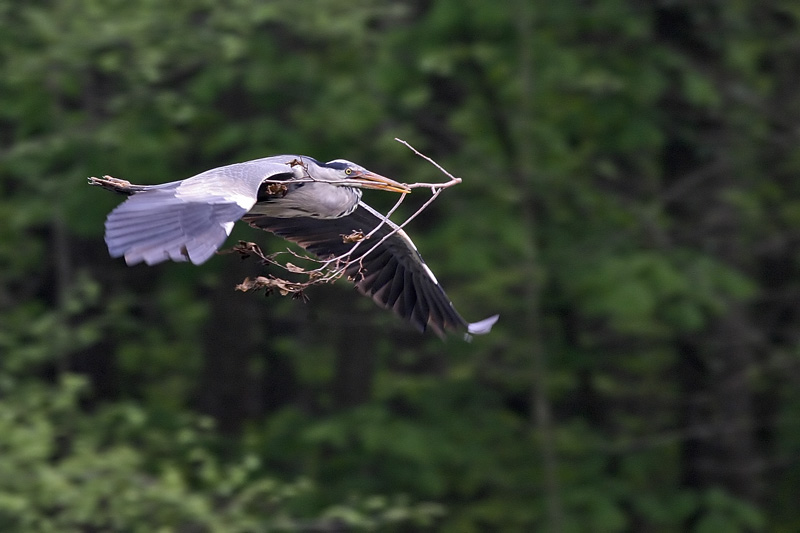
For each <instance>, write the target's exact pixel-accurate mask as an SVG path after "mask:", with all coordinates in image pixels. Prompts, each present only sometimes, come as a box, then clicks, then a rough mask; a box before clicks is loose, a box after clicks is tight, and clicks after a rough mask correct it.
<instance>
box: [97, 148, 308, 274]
mask: <svg viewBox="0 0 800 533" xmlns="http://www.w3.org/2000/svg"><path fill="white" fill-rule="evenodd" d="M296 157H298V156H292V155H284V156H273V157H267V158H264V159H256V160H254V161H247V162H245V163H237V164H234V165H228V166H224V167H219V168H215V169H212V170H207V171H205V172H203V173H201V174H197V175H196V176H192V177H191V178H188V179H185V180H182V181H175V182H171V183H165V184H162V185H153V186H151V187H147V186H145V187H144V190H142V191H141V192H137V193H135V194H132V195H131V196H130V197H129V198H128V199H127V200H126V201H125V202H123V203H122V204H121V205H119V206H118V207H117V208H116V209H114V210H113V211H112V212H111V213H110V214H109V215H108V218H107V219H106V236H105V240H106V244H107V245H108V250H109V253H110V254H111V255H112V256H113V257H121V256H125V261H126V262H127V263H128V264H129V265H133V264H136V263H139V262H142V261H144V262H145V263H147V264H148V265H152V264H155V263H160V262H162V261H166V260H172V261H187V260H189V261H191V262H192V263H194V264H200V263H204V262H205V261H207V260H208V259H209V258H210V257H211V256H212V255H214V252H215V251H216V250H217V249H218V248H219V247H220V246H221V245H222V243H223V242H224V241H225V239H226V238H227V237H228V235H230V232H231V229H232V228H233V223H234V222H236V221H237V220H239V219H240V218H242V216H243V215H244V214H245V213H246V212H247V211H248V210H249V209H250V208H251V207H253V205H254V204H255V203H256V199H257V196H258V188H259V186H260V185H261V183H262V182H263V181H264V179H266V178H268V177H271V176H275V175H279V174H287V173H291V166H290V162H291V161H292V160H293V159H294V158H296Z"/></svg>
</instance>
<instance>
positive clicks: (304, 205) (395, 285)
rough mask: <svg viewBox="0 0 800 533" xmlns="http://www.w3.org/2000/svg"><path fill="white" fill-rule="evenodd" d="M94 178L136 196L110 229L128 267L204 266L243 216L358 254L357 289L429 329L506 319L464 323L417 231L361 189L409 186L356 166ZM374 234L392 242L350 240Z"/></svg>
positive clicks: (264, 165) (304, 160)
mask: <svg viewBox="0 0 800 533" xmlns="http://www.w3.org/2000/svg"><path fill="white" fill-rule="evenodd" d="M89 181H90V183H91V184H93V185H100V186H102V187H104V188H107V189H111V190H114V191H116V192H120V193H123V194H126V195H128V196H129V197H128V199H127V200H126V201H125V202H123V203H122V204H120V205H119V206H118V207H117V208H116V209H114V210H113V211H112V212H111V213H110V214H109V215H108V218H107V219H106V224H105V228H106V233H105V241H106V244H107V245H108V250H109V253H110V254H111V256H112V257H123V256H124V257H125V261H126V262H127V263H128V264H129V265H134V264H137V263H140V262H145V263H147V264H148V265H153V264H156V263H160V262H163V261H166V260H172V261H187V260H188V261H191V262H192V263H194V264H201V263H204V262H205V261H207V260H208V259H209V258H210V257H211V256H212V255H214V253H215V252H216V250H217V249H218V248H219V247H220V246H221V245H222V243H223V242H224V241H225V239H226V238H227V237H228V235H230V233H231V230H232V229H233V225H234V223H235V222H236V221H237V220H240V219H243V220H244V221H246V222H248V223H249V224H250V225H251V226H254V227H257V228H261V229H264V230H267V231H270V232H272V233H275V234H276V235H279V236H281V237H284V238H286V239H288V240H290V241H293V242H296V243H298V244H299V245H300V246H302V247H303V248H305V249H307V250H308V251H310V252H311V253H313V254H315V255H317V256H318V257H320V258H322V259H327V258H329V257H336V256H339V255H341V254H343V253H347V252H348V251H350V250H352V255H351V256H350V259H351V261H350V263H349V266H348V268H347V271H346V272H347V274H348V276H349V277H351V278H352V279H354V280H355V284H356V287H357V288H358V290H359V291H360V292H362V293H364V294H366V295H368V296H371V297H372V298H373V299H374V300H375V301H376V302H377V303H378V304H380V305H381V306H383V307H386V308H390V309H392V310H394V311H395V312H396V313H397V314H399V315H400V316H401V317H403V318H405V319H406V320H408V321H410V322H411V323H412V324H413V325H414V326H416V327H417V329H419V330H421V331H425V330H426V329H427V328H431V329H433V330H434V331H435V332H436V333H438V334H439V335H443V334H444V333H445V332H446V331H459V330H461V331H466V332H468V333H472V334H482V333H488V332H489V330H490V329H491V327H492V325H494V323H495V322H496V321H497V316H493V317H490V318H487V319H485V320H482V321H480V322H475V323H468V322H467V321H465V320H464V319H463V318H462V317H461V316H460V315H459V314H458V313H457V312H456V310H455V308H454V307H453V305H452V303H451V302H450V300H449V298H448V297H447V295H446V294H445V292H444V290H443V289H442V287H441V285H440V284H439V282H438V281H437V280H436V277H435V276H434V275H433V272H431V270H430V268H428V266H427V265H426V264H425V262H424V261H423V260H422V257H421V256H420V254H419V252H418V251H417V249H416V247H415V246H414V244H413V242H412V241H411V239H410V238H409V237H408V235H406V233H405V232H404V231H403V230H402V229H399V228H398V227H397V226H396V225H395V224H393V223H392V222H391V221H388V220H386V219H385V218H384V217H383V216H382V215H381V214H380V213H378V212H377V211H375V210H374V209H372V208H371V207H369V206H368V205H367V204H365V203H364V202H362V201H361V194H362V189H378V190H385V191H393V192H399V193H407V192H409V191H410V190H409V189H408V187H407V186H405V185H403V184H401V183H398V182H396V181H393V180H390V179H388V178H385V177H383V176H380V175H378V174H375V173H374V172H370V171H368V170H366V169H365V168H363V167H361V166H359V165H356V164H355V163H351V162H350V161H346V160H343V159H337V160H334V161H329V162H327V163H321V162H319V161H317V160H315V159H313V158H311V157H306V156H299V155H278V156H272V157H266V158H263V159H255V160H253V161H246V162H243V163H236V164H233V165H227V166H224V167H219V168H215V169H211V170H207V171H205V172H202V173H200V174H197V175H196V176H192V177H191V178H187V179H185V180H181V181H174V182H170V183H164V184H161V185H133V184H130V183H128V182H126V181H123V180H117V179H115V178H110V177H108V176H106V177H104V178H89ZM376 228H377V230H376ZM373 230H376V231H375V233H374V235H373V236H372V237H371V239H374V241H371V242H379V241H381V240H382V239H384V237H385V240H383V242H382V243H381V244H379V245H377V246H372V245H370V246H358V247H355V248H354V246H355V245H354V244H353V243H352V242H345V241H346V239H343V237H342V236H343V235H351V234H353V233H354V232H357V231H360V232H362V233H363V234H364V235H366V234H368V233H369V232H371V231H373Z"/></svg>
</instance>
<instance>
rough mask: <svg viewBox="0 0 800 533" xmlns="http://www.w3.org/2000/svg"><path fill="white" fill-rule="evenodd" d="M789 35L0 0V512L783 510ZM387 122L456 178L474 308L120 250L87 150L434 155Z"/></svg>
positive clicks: (421, 171) (577, 12)
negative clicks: (382, 307) (256, 282)
mask: <svg viewBox="0 0 800 533" xmlns="http://www.w3.org/2000/svg"><path fill="white" fill-rule="evenodd" d="M798 43H800V9H798V8H797V6H795V5H794V3H792V2H788V1H779V0H773V1H769V2H748V1H739V2H729V3H727V4H724V5H723V4H719V3H718V2H710V1H701V2H693V3H690V2H661V1H656V2H650V3H646V4H642V3H637V2H632V1H626V0H602V1H597V2H578V1H572V0H571V1H565V2H528V1H526V0H518V1H515V2H508V3H487V2H484V1H482V0H467V1H464V0H462V1H458V2H457V1H455V0H430V1H418V2H411V1H396V2H380V1H378V0H347V1H342V0H337V1H333V0H324V1H317V2H311V3H309V2H297V1H295V0H273V1H271V2H250V1H244V0H227V1H224V2H209V1H207V0H200V1H196V2H177V3H169V2H155V1H152V0H147V1H143V2H120V1H116V0H113V1H109V0H102V1H101V0H81V1H75V0H51V1H33V2H25V3H22V2H11V1H8V0H6V1H3V0H0V95H1V96H0V98H2V105H0V265H2V268H0V529H2V530H3V531H59V532H60V531H82V532H83V531H86V532H88V531H219V532H228V531H230V532H236V531H241V532H245V531H309V530H311V531H334V530H336V531H338V530H365V531H419V530H436V531H448V532H470V531H486V530H497V531H531V530H551V531H570V532H573V531H574V532H579V531H592V532H595V531H609V532H612V531H696V532H701V533H705V532H711V531H760V530H776V531H794V530H796V529H797V527H798V524H800V512H798V510H797V506H796V502H797V501H798V484H797V479H798V478H800V463H798V461H797V457H798V456H800V455H799V453H798V452H800V424H798V420H800V394H798V392H797V391H798V390H800V387H799V386H798V385H800V350H798V346H800V338H798V331H800V312H799V311H800V309H799V308H798V304H797V301H798V296H800V265H798V261H799V258H800V238H798V237H799V236H800V215H798V214H799V213H800V186H798V184H800V181H798V180H797V178H796V176H797V175H798V173H800V157H798V153H799V152H798V150H797V148H796V147H797V146H799V145H800V143H799V141H800V139H798V137H800V133H799V132H800V130H798V128H797V127H796V125H797V124H798V123H799V122H800V97H798V95H797V91H796V87H797V86H798V81H800V80H798V77H799V76H800V74H798V73H800V64H799V63H800V59H798V58H800V53H798V52H800V45H799V44H798ZM394 137H400V138H403V139H406V140H407V141H409V142H411V143H412V144H413V145H415V146H417V147H418V148H419V149H421V150H423V151H424V152H425V153H427V154H428V155H430V156H432V157H434V158H436V160H437V161H438V162H439V163H441V164H443V165H444V166H445V167H446V168H448V169H449V170H450V171H452V172H453V173H455V174H456V175H458V176H460V177H462V178H463V179H464V182H463V184H461V185H459V186H458V187H456V188H453V189H451V190H448V191H447V193H446V194H444V195H443V196H442V197H441V198H440V199H439V200H438V201H437V202H436V203H434V204H433V205H432V206H431V208H429V209H427V210H426V211H425V212H424V214H423V216H421V217H419V219H418V220H415V221H414V222H413V223H412V225H411V226H410V228H409V233H411V234H412V235H413V236H414V238H415V241H416V242H417V244H418V247H419V248H420V250H421V251H422V253H423V255H424V256H425V257H426V259H427V261H428V263H429V264H430V265H431V267H432V268H433V269H434V271H435V272H436V273H437V276H438V277H439V279H440V280H442V281H443V283H444V285H445V286H446V287H447V289H448V293H449V295H450V296H451V297H452V299H453V301H454V302H455V303H456V305H457V307H458V308H459V309H460V311H461V312H462V313H463V314H464V315H465V317H467V318H468V319H478V318H482V317H483V316H486V315H488V314H490V313H493V312H500V314H501V321H500V323H499V324H498V325H497V326H496V328H495V331H493V332H492V334H491V335H489V336H486V337H479V338H476V339H475V340H474V341H473V342H472V343H471V344H467V343H463V342H460V340H459V339H450V340H448V341H447V342H444V343H443V342H441V341H440V340H438V339H436V338H431V337H430V336H421V335H417V334H416V333H415V332H412V331H410V330H409V329H408V328H406V326H405V325H404V324H401V323H399V321H398V320H396V319H394V317H392V316H391V315H390V314H389V313H385V312H382V311H381V312H378V311H376V308H375V307H374V306H373V304H372V303H371V302H369V301H367V300H366V299H364V298H361V297H359V296H358V295H355V294H353V291H350V290H347V287H346V286H344V284H340V285H342V286H337V287H332V288H328V287H322V288H319V289H318V290H316V291H313V292H312V293H311V294H310V296H311V298H312V301H311V302H310V303H308V304H302V303H299V302H296V301H290V300H283V299H279V298H270V299H267V300H262V299H261V298H257V297H256V296H254V295H252V294H240V293H236V292H234V291H233V286H234V285H235V283H237V282H238V281H240V280H241V279H242V278H243V277H244V276H246V275H250V274H253V273H260V267H258V266H257V265H254V264H248V263H240V262H239V261H238V260H237V259H236V258H234V257H232V256H221V257H217V258H215V259H213V260H212V261H210V262H209V263H207V264H205V265H203V266H202V267H199V268H198V267H193V266H191V265H185V264H169V265H161V266H158V267H153V268H147V267H142V266H139V267H134V268H127V267H126V266H125V265H124V264H121V261H118V260H112V259H110V258H109V257H108V256H107V252H106V250H105V248H104V245H103V242H102V231H103V219H104V217H105V215H106V213H107V212H108V211H109V210H110V209H111V208H113V206H114V205H116V203H118V202H119V200H120V199H119V198H114V197H112V196H111V195H109V194H106V193H104V192H103V191H99V190H93V189H90V188H89V187H87V186H86V185H85V182H84V181H83V180H84V179H85V177H86V176H89V175H98V174H103V173H108V174H112V175H114V176H117V177H121V178H125V179H130V180H131V181H134V182H141V183H157V182H163V181H170V180H175V179H182V178H185V177H188V176H190V175H192V174H194V173H197V172H199V171H202V170H205V169H207V168H211V167H213V166H218V165H222V164H226V163H231V162H235V161H241V160H246V159H252V158H256V157H263V156H266V155H271V154H279V153H304V154H307V155H311V156H314V157H317V158H319V159H323V160H325V159H332V158H336V157H346V158H347V159H351V160H354V161H357V162H359V163H361V164H364V165H365V166H366V167H368V168H371V169H374V170H375V171H377V172H380V173H382V174H385V175H388V176H392V177H395V178H397V179H399V180H401V181H407V182H413V181H433V180H437V179H440V178H441V175H440V174H438V172H437V171H436V169H435V168H433V167H432V166H430V165H428V164H427V163H426V162H424V161H423V160H421V159H419V158H416V157H415V156H414V155H413V154H412V153H411V152H409V151H408V150H406V149H405V148H404V147H402V146H401V145H399V144H398V143H396V142H394V141H393V138H394ZM424 199H425V198H424V193H423V194H421V198H416V193H415V195H412V198H409V200H408V204H410V205H409V206H408V207H406V206H403V208H404V209H402V210H401V211H402V212H401V213H400V216H402V215H403V214H404V213H405V214H408V213H410V212H412V211H411V209H414V206H415V205H416V206H419V205H420V204H421V202H422V201H424ZM391 200H392V199H391V198H384V197H381V196H380V195H377V194H376V195H371V196H369V198H368V201H370V203H374V204H375V205H377V206H388V205H390V204H388V202H389V201H391ZM414 202H417V203H416V204H414ZM236 237H241V238H246V239H247V240H253V241H257V242H259V243H261V244H263V245H265V246H266V247H269V246H272V247H274V248H275V249H280V248H281V247H283V246H285V244H284V243H283V242H282V241H280V240H278V239H272V238H271V237H269V236H267V235H266V234H261V233H258V232H255V231H254V230H250V229H248V228H237V230H235V234H234V238H236ZM536 346H539V347H540V348H541V350H538V349H537V348H536ZM536 358H539V359H538V363H540V365H539V366H537V364H536V362H537V359H536ZM537 369H538V370H537ZM542 369H545V370H546V375H538V374H537V373H540V372H541V370H542ZM537 378H538V379H537ZM537 398H538V399H537ZM542 398H543V399H542ZM542 412H546V413H549V415H550V416H551V417H552V424H551V425H549V426H548V425H547V424H543V423H542V418H541V416H540V415H541V413H542ZM548 443H551V445H552V446H553V447H554V450H555V454H554V457H551V458H550V459H548V456H547V453H545V451H546V450H547V448H548V446H549V445H550V444H548ZM548 461H549V462H550V463H554V464H549V465H548ZM548 466H552V467H554V471H555V473H556V476H555V478H552V477H548ZM554 495H555V497H553V496H554ZM548 502H549V503H548Z"/></svg>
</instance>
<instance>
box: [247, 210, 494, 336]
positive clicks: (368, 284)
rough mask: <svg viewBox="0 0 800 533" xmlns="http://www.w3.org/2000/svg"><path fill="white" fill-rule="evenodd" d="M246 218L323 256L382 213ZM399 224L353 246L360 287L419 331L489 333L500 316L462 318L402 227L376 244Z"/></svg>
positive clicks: (352, 272) (338, 250)
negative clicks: (469, 321)
mask: <svg viewBox="0 0 800 533" xmlns="http://www.w3.org/2000/svg"><path fill="white" fill-rule="evenodd" d="M243 220H244V221H245V222H248V223H249V224H250V225H251V226H254V227H257V228H261V229H265V230H268V231H271V232H273V233H275V234H276V235H279V236H281V237H283V238H285V239H288V240H290V241H293V242H296V243H297V244H299V245H300V246H302V247H303V248H305V249H306V250H308V251H310V252H311V253H313V254H315V255H316V256H318V257H320V258H323V259H324V258H329V257H336V256H339V255H341V254H344V253H346V252H348V251H349V250H351V249H353V247H354V243H352V242H345V239H344V236H349V235H352V234H354V233H355V232H362V233H363V234H364V235H366V234H368V233H369V232H371V231H372V230H373V229H375V228H376V227H378V226H379V225H380V224H381V221H382V217H380V215H379V214H378V213H377V212H375V211H374V210H373V209H372V208H370V207H369V206H366V205H365V204H363V203H362V202H359V206H358V208H357V209H356V210H355V211H354V212H353V213H351V214H350V215H348V216H345V217H341V218H337V219H317V218H310V217H294V218H274V217H267V216H260V215H246V216H245V217H244V219H243ZM395 227H396V226H394V225H393V224H392V223H391V222H388V223H384V224H383V225H381V226H380V228H379V229H378V231H377V232H376V233H375V234H374V235H372V236H371V237H370V238H369V239H368V240H365V241H362V242H360V244H358V246H357V247H355V249H354V251H353V254H352V256H351V260H356V261H354V262H352V263H351V265H350V266H349V267H348V269H347V275H348V276H350V277H351V278H353V279H354V280H355V285H356V287H357V288H358V290H359V291H360V292H362V293H363V294H366V295H367V296H371V297H372V299H373V300H375V301H376V302H377V303H378V304H379V305H381V306H382V307H385V308H388V309H392V310H393V311H394V312H395V313H397V314H398V315H400V316H401V317H403V318H404V319H406V320H408V321H409V322H411V323H412V324H413V325H414V326H415V327H416V328H417V329H419V330H420V331H425V330H426V329H427V328H428V327H430V328H431V329H433V330H434V331H435V332H436V333H437V334H439V335H440V336H441V335H444V333H445V332H446V331H467V332H469V333H474V334H482V333H488V332H489V330H490V329H491V327H492V325H493V324H494V323H495V322H496V321H497V317H496V316H494V317H491V318H488V319H486V320H483V321H480V322H476V323H472V324H470V323H468V322H467V321H466V320H464V319H463V318H462V317H461V315H459V314H458V312H457V311H456V310H455V308H454V307H453V304H452V303H451V302H450V299H449V298H448V297H447V294H445V292H444V289H442V286H441V285H439V282H438V281H437V280H436V278H435V277H434V275H433V273H432V272H431V270H430V269H429V268H428V266H427V265H426V264H425V262H424V261H423V260H422V257H421V256H420V254H419V252H418V251H417V249H416V247H415V246H414V243H412V242H411V239H409V238H408V236H407V235H406V234H405V232H404V231H402V230H398V231H397V232H395V233H394V234H392V235H391V236H389V237H388V238H387V239H386V240H385V241H384V242H383V243H381V244H380V245H377V247H376V244H377V243H378V242H379V241H380V240H381V239H383V238H384V237H386V236H387V235H389V234H390V233H391V232H392V230H393V229H394V228H395ZM373 248H374V249H373ZM359 259H360V261H358V260H359Z"/></svg>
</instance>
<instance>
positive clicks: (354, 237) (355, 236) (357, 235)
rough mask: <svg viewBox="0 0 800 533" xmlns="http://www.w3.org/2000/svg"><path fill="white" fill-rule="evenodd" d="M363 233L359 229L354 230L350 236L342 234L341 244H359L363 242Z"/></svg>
mask: <svg viewBox="0 0 800 533" xmlns="http://www.w3.org/2000/svg"><path fill="white" fill-rule="evenodd" d="M364 238H365V237H364V232H363V231H361V230H360V229H357V230H355V231H354V232H353V233H351V234H350V235H344V234H342V242H343V243H351V242H360V241H363V240H364Z"/></svg>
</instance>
